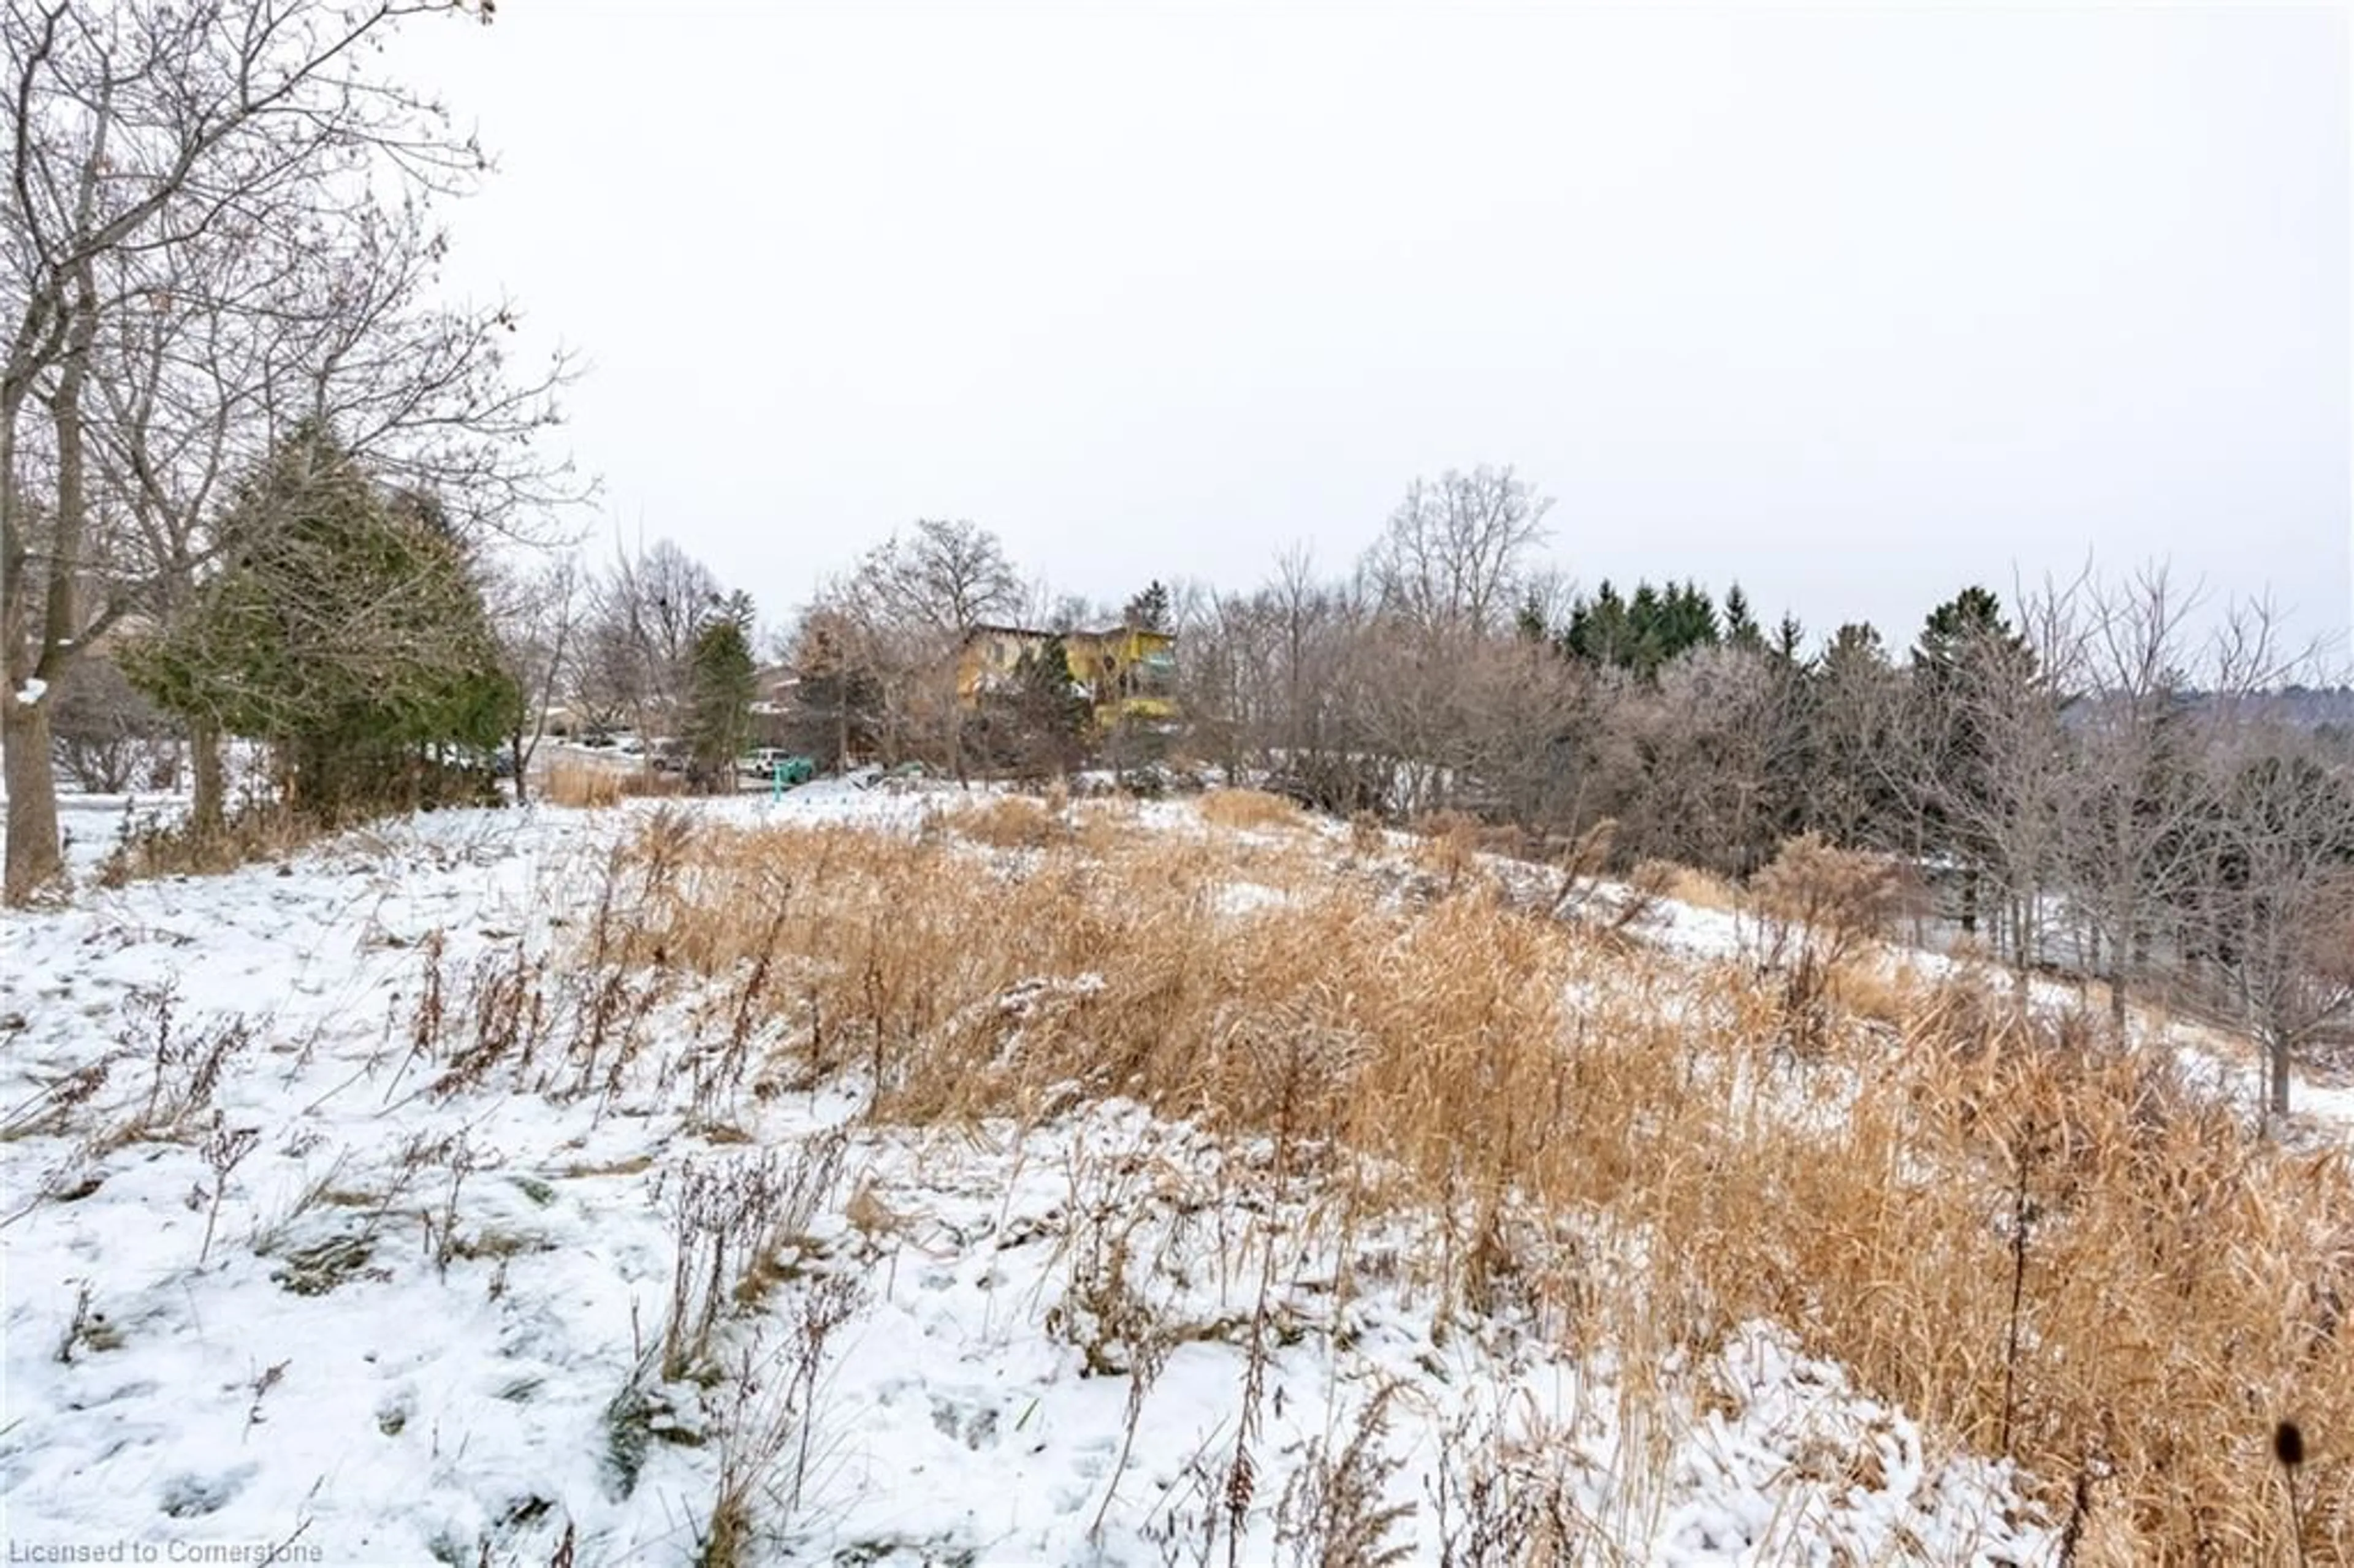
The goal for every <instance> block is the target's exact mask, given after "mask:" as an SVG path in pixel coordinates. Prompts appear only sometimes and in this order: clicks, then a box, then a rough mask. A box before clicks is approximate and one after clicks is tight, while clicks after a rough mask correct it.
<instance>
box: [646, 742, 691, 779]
mask: <svg viewBox="0 0 2354 1568" xmlns="http://www.w3.org/2000/svg"><path fill="white" fill-rule="evenodd" d="M647 755H648V756H649V757H650V758H652V762H653V765H654V771H655V772H657V773H684V772H685V771H686V765H687V763H688V762H689V761H690V760H692V758H691V757H690V755H689V752H688V748H687V744H686V742H684V741H683V740H673V739H672V738H671V737H669V736H663V737H662V738H661V739H659V740H656V741H655V742H654V743H653V745H652V747H650V748H649V750H648V753H647Z"/></svg>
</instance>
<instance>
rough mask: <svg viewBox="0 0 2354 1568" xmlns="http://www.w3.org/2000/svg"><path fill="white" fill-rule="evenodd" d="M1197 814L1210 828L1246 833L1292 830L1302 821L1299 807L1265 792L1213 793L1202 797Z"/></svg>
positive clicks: (1227, 790) (1228, 791) (1257, 790)
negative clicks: (1200, 814) (1199, 812)
mask: <svg viewBox="0 0 2354 1568" xmlns="http://www.w3.org/2000/svg"><path fill="white" fill-rule="evenodd" d="M1199 810H1201V813H1202V820H1203V821H1205V822H1208V823H1209V824H1210V825H1211V826H1213V827H1219V828H1239V829H1244V830H1246V831H1248V830H1257V829H1263V828H1293V827H1298V826H1299V824H1300V822H1301V821H1303V820H1304V818H1303V816H1302V813H1301V812H1300V810H1299V807H1298V806H1296V805H1294V804H1292V803H1291V802H1290V801H1288V800H1285V799H1284V798H1283V797H1282V796H1280V795H1270V794H1268V793H1267V791H1266V790H1264V789H1212V790H1210V791H1208V792H1207V793H1205V794H1204V795H1203V797H1202V800H1201V805H1200V807H1199Z"/></svg>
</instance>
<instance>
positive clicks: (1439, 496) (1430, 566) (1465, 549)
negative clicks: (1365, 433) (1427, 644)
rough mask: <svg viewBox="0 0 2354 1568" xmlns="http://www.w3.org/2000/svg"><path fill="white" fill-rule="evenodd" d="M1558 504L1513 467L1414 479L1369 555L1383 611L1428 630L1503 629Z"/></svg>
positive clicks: (1369, 568) (1484, 631) (1477, 631)
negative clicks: (1524, 568) (1548, 517)
mask: <svg viewBox="0 0 2354 1568" xmlns="http://www.w3.org/2000/svg"><path fill="white" fill-rule="evenodd" d="M1552 506H1553V503H1552V501H1551V500H1549V499H1547V498H1545V497H1543V496H1540V495H1538V494H1536V493H1535V492H1534V491H1532V489H1531V488H1530V487H1529V485H1528V482H1526V481H1524V480H1522V479H1521V478H1520V477H1519V476H1518V475H1516V474H1515V473H1514V472H1513V471H1512V470H1511V467H1509V466H1506V467H1503V468H1490V467H1487V466H1485V465H1484V464H1483V465H1482V466H1480V467H1479V468H1476V469H1473V470H1472V471H1470V472H1469V473H1463V472H1459V471H1456V470H1452V469H1450V470H1448V471H1447V472H1446V473H1443V474H1441V475H1440V476H1439V477H1438V478H1437V480H1423V479H1417V480H1416V481H1415V482H1413V484H1411V485H1409V486H1408V487H1407V489H1406V493H1405V500H1404V501H1402V502H1400V503H1398V508H1397V510H1396V511H1395V512H1394V513H1392V514H1390V520H1389V526H1388V528H1387V529H1386V531H1385V532H1384V534H1383V535H1382V538H1381V540H1380V542H1379V543H1377V544H1376V545H1375V546H1373V550H1372V552H1371V553H1370V555H1369V556H1367V557H1366V569H1367V572H1368V574H1369V576H1370V577H1372V579H1373V588H1374V591H1375V593H1376V595H1377V596H1378V597H1379V599H1380V601H1381V604H1382V606H1383V608H1384V609H1388V610H1390V611H1392V612H1394V613H1396V614H1399V615H1402V616H1404V617H1405V618H1406V620H1408V621H1409V622H1411V623H1412V624H1413V625H1415V626H1416V627H1417V628H1420V629H1422V630H1440V629H1444V630H1465V631H1469V632H1470V633H1471V634H1472V635H1474V636H1484V635H1486V634H1487V633H1489V632H1491V631H1500V630H1505V629H1506V628H1507V626H1508V625H1509V623H1510V621H1511V617H1512V613H1513V611H1514V610H1515V609H1517V608H1518V600H1519V590H1520V588H1521V575H1520V574H1521V569H1522V565H1523V563H1524V561H1525V559H1526V556H1527V555H1528V552H1529V551H1530V550H1531V549H1532V547H1533V546H1536V545H1537V543H1538V542H1539V541H1541V540H1542V539H1543V537H1544V533H1545V529H1544V516H1545V514H1546V513H1547V512H1548V511H1550V510H1551V509H1552Z"/></svg>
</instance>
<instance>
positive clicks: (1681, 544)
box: [408, 0, 2354, 645]
mask: <svg viewBox="0 0 2354 1568" xmlns="http://www.w3.org/2000/svg"><path fill="white" fill-rule="evenodd" d="M423 32H424V34H425V35H427V36H426V37H423V38H421V39H420V40H419V48H418V49H417V50H416V51H415V58H416V63H414V64H412V65H411V66H410V67H409V68H408V69H410V70H411V72H412V74H414V75H416V76H419V77H429V78H431V79H433V80H434V82H435V84H436V85H438V86H439V87H440V89H441V90H443V91H444V92H445V93H446V95H447V96H448V97H449V98H450V100H451V102H452V104H453V106H454V107H456V108H457V109H459V110H460V111H461V114H464V115H466V116H468V117H471V118H472V119H475V120H477V121H478V122H479V123H480V126H481V129H482V135H483V138H484V140H485V142H486V143H488V144H489V145H490V146H491V147H493V149H494V150H495V151H496V152H497V153H498V154H499V155H500V158H501V164H502V168H501V173H500V175H499V176H498V177H497V178H496V179H495V180H494V181H493V184H492V185H491V186H490V188H489V189H488V190H487V192H486V193H485V194H484V195H483V196H481V197H480V198H478V199H477V200H475V201H473V202H472V203H469V204H467V205H466V206H465V207H462V208H461V209H458V210H457V211H455V213H454V214H453V219H454V222H453V227H454V231H455V235H456V238H457V241H458V246H459V253H458V256H457V270H458V274H459V276H460V277H461V278H462V279H463V280H465V281H466V282H467V283H468V284H469V286H472V287H475V288H479V289H494V288H504V290H506V291H509V292H511V293H513V294H514V296H515V297H516V298H517V299H518V301H520V302H521V303H522V304H523V305H524V306H525V308H526V310H527V312H528V313H529V318H530V321H531V323H532V326H533V329H534V330H535V331H541V332H546V333H547V334H561V335H562V337H563V338H564V339H565V340H567V342H569V343H571V344H574V345H576V346H578V348H580V349H581V350H583V351H584V352H585V354H586V355H587V356H588V361H589V363H590V366H591V373H590V375H589V376H588V379H587V380H586V381H585V382H584V383H583V384H582V385H581V386H580V387H578V390H577V391H576V392H575V393H574V394H573V396H572V397H571V398H570V406H571V410H572V413H573V417H574V422H573V425H572V428H571V430H570V438H571V440H572V443H573V445H574V448H575V450H577V452H578V456H579V458H580V460H581V461H582V462H583V464H584V465H585V466H586V467H588V469H590V470H592V471H596V472H598V473H600V474H601V475H602V476H603V478H604V482H605V494H604V502H603V509H602V514H601V515H602V516H603V518H604V520H605V521H604V524H603V526H605V527H606V528H607V530H608V531H609V533H610V528H611V526H612V525H613V524H617V523H618V524H621V525H624V526H626V527H627V528H628V529H630V530H631V531H632V532H633V533H634V531H635V530H636V529H637V528H639V527H640V526H641V525H642V528H643V530H644V533H645V535H646V536H647V537H648V538H649V539H652V538H653V537H657V536H661V535H668V536H670V537H672V538H674V539H676V540H677V541H678V542H679V543H680V544H682V545H683V546H685V547H686V548H688V549H689V550H690V551H692V552H693V553H695V554H696V555H698V556H702V557H703V558H704V559H705V560H706V561H707V562H709V563H710V565H711V566H712V567H714V568H715V569H716V571H717V572H718V573H719V574H720V575H721V577H723V578H725V579H726V581H727V582H728V584H729V585H730V586H732V587H742V588H747V589H748V590H750V591H751V592H752V593H753V594H754V596H755V597H756V598H757V599H758V600H759V602H760V605H761V609H762V611H763V614H764V618H766V619H769V620H781V619H783V617H784V615H785V614H786V612H787V611H788V610H789V609H790V606H791V605H793V604H794V603H796V602H798V601H800V600H802V599H806V598H807V597H808V595H809V593H810V591H811V588H812V587H813V586H814V585H815V584H816V582H817V581H818V579H819V578H820V577H822V575H823V574H825V573H828V572H831V571H833V570H836V569H839V568H841V567H845V566H846V565H848V564H849V563H850V561H851V560H852V559H853V558H854V556H856V554H857V553H858V552H859V551H861V550H862V549H864V547H865V546H868V545H870V544H872V543H874V542H875V541H876V540H879V539H880V538H881V537H883V536H884V535H885V534H886V533H888V532H889V531H890V530H891V528H893V527H894V526H895V525H897V524H906V523H907V522H908V521H909V520H911V519H913V518H916V517H919V516H955V517H970V518H972V519H974V520H975V521H977V522H979V523H981V524H984V525H986V526H988V527H990V528H991V529H994V530H995V531H997V533H998V534H1000V535H1002V537H1003V538H1004V540H1005V542H1006V544H1007V545H1008V546H1009V548H1010V549H1011V551H1012V553H1013V555H1014V556H1015V557H1016V559H1017V561H1018V562H1019V563H1020V564H1021V565H1022V566H1023V567H1024V568H1025V569H1028V570H1032V571H1036V572H1043V573H1044V574H1045V575H1046V576H1048V577H1051V578H1052V579H1053V580H1054V582H1055V584H1056V586H1058V587H1060V588H1066V589H1068V590H1072V591H1076V592H1080V593H1084V594H1086V595H1087V596H1089V597H1090V598H1094V599H1099V600H1105V601H1112V602H1116V601H1117V600H1119V599H1121V598H1124V597H1125V596H1126V595H1127V594H1128V593H1129V592H1130V591H1132V590H1133V589H1134V588H1137V587H1139V586H1140V585H1141V584H1142V583H1143V582H1144V581H1145V580H1146V579H1148V578H1150V577H1155V576H1158V577H1169V578H1176V577H1204V578H1210V579H1214V580H1216V581H1218V582H1220V583H1222V584H1226V585H1232V586H1243V585H1247V584H1249V583H1253V582H1256V581H1257V580H1258V579H1259V578H1260V577H1262V576H1263V575H1264V574H1265V572H1266V571H1267V567H1268V565H1269V563H1270V562H1271V560H1272V558H1273V556H1274V555H1275V553H1276V551H1277V550H1278V548H1280V547H1281V546H1285V545H1286V544H1288V543H1290V542H1292V541H1298V540H1305V541H1308V542H1310V543H1311V544H1312V546H1314V548H1315V550H1316V552H1317V556H1318V558H1319V559H1320V561H1321V562H1323V563H1325V564H1326V565H1328V566H1330V567H1334V568H1340V567H1344V566H1345V565H1346V564H1347V563H1349V562H1350V561H1351V560H1352V559H1353V558H1354V556H1356V554H1357V552H1358V551H1359V550H1361V549H1362V548H1363V546H1364V545H1365V544H1367V543H1368V542H1369V541H1370V540H1371V539H1372V538H1373V535H1375V533H1376V532H1377V531H1378V530H1379V528H1380V526H1381V524H1382V523H1383V520H1384V517H1385V516H1386V515H1387V514H1388V512H1389V511H1390V509H1391V507H1392V506H1393V505H1394V503H1395V502H1396V500H1397V498H1398V496H1399V494H1400V493H1401V492H1402V491H1403V489H1404V488H1405V484H1406V482H1407V481H1408V480H1409V479H1411V478H1412V477H1413V476H1415V475H1416V474H1417V473H1436V472H1437V471H1439V470H1441V469H1444V468H1447V467H1449V466H1460V467H1469V466H1471V465H1473V464H1477V463H1480V462H1493V463H1504V462H1509V463H1513V464H1516V465H1517V466H1518V467H1519V468H1520V470H1521V471H1522V473H1524V474H1525V475H1526V476H1528V477H1529V478H1530V479H1532V481H1533V482H1535V483H1536V484H1537V485H1538V486H1539V487H1540V489H1541V490H1543V492H1544V493H1548V494H1550V495H1552V496H1553V497H1555V498H1556V499H1557V504H1556V506H1555V508H1554V510H1553V514H1552V520H1553V524H1554V533H1553V540H1552V542H1551V546H1550V547H1551V550H1552V553H1553V556H1554V558H1555V559H1556V560H1557V561H1558V563H1559V564H1560V565H1561V566H1562V567H1564V569H1565V570H1567V571H1569V572H1571V573H1573V574H1574V575H1575V577H1578V578H1579V579H1580V580H1581V581H1582V582H1584V583H1585V584H1586V585H1588V586H1591V585H1592V584H1594V583H1595V582H1596V581H1598V580H1599V579H1601V578H1603V577H1611V578H1616V579H1617V580H1619V581H1620V582H1622V583H1625V582H1629V581H1631V580H1632V579H1634V578H1636V577H1638V576H1645V575H1648V576H1649V577H1653V578H1655V579H1657V578H1660V577H1699V578H1700V579H1702V581H1703V582H1705V583H1707V584H1709V585H1711V586H1712V587H1713V588H1718V589H1720V590H1721V589H1722V588H1723V585H1724V584H1725V583H1727V582H1728V581H1731V580H1733V579H1736V578H1737V579H1739V580H1740V581H1741V582H1742V583H1743V584H1744V585H1745V586H1746V587H1747V588H1748V589H1749V591H1750V595H1751V598H1752V599H1753V600H1754V601H1755V603H1756V604H1757V606H1758V607H1759V609H1760V610H1761V612H1762V613H1764V614H1765V615H1767V616H1769V617H1770V616H1771V615H1772V614H1774V613H1776V612H1777V611H1778V610H1780V609H1783V608H1785V607H1787V608H1789V609H1794V610H1796V611H1797V613H1798V615H1799V616H1800V617H1801V618H1802V619H1804V620H1806V621H1807V622H1808V626H1809V628H1810V629H1812V630H1815V631H1817V632H1821V631H1825V630H1829V627H1830V625H1831V624H1833V623H1835V622H1837V621H1839V620H1846V619H1855V618H1865V619H1870V620H1874V621H1875V622H1877V623H1879V624H1880V625H1881V626H1882V630H1884V631H1886V632H1887V633H1889V635H1890V637H1891V641H1894V642H1896V643H1898V644H1900V645H1901V644H1903V643H1904V642H1906V641H1910V639H1911V636H1912V634H1913V632H1914V630H1915V629H1916V628H1917V626H1918V624H1919V621H1920V619H1921V617H1922V616H1923V614H1924V613H1925V611H1926V610H1927V609H1928V608H1929V607H1930V606H1931V604H1933V603H1934V602H1935V601H1936V600H1938V599H1943V598H1945V597H1946V596H1948V595H1950V594H1951V593H1952V592H1953V591H1954V590H1955V589H1956V588H1958V587H1960V586H1961V585H1962V584H1964V583H1965V582H1967V581H1971V580H1983V581H1987V582H1988V583H1989V584H1990V585H1991V586H1994V587H1997V588H2002V589H2005V590H2008V588H2009V586H2010V583H2011V580H2012V574H2013V570H2014V567H2017V568H2019V569H2020V570H2023V571H2025V572H2027V573H2028V574H2029V575H2031V576H2033V575H2037V574H2040V573H2041V572H2042V571H2044V570H2045V569H2047V568H2052V569H2057V570H2062V571H2066V570H2069V569H2071V568H2073V567H2075V566H2076V565H2078V564H2080V563H2081V561H2082V559H2083V558H2084V556H2085V554H2086V552H2087V551H2094V552H2097V554H2098V555H2099V556H2100V557H2101V559H2102V560H2103V561H2104V562H2105V563H2107V564H2110V565H2113V566H2115V567H2126V566H2130V565H2133V564H2136V563H2137V562H2139V561H2142V560H2144V559H2146V558H2148V557H2152V556H2167V557H2170V558H2171V560H2172V561H2173V562H2174V564H2175V566H2176V567H2177V569H2178V571H2179V573H2181V574H2183V575H2185V576H2187V577H2204V578H2205V579H2206V580H2207V581H2208V583H2209V585H2210V586H2211V588H2212V589H2214V590H2215V591H2216V592H2217V593H2219V594H2224V593H2244V592H2255V591H2259V590H2262V589H2264V588H2271V589H2272V590H2273V591H2274V593H2275V595H2276V596H2277V597H2278V598H2279V599H2281V600H2282V601H2283V602H2284V603H2285V605H2287V606H2289V607H2290V608H2292V609H2294V610H2295V611H2296V616H2297V624H2298V625H2299V627H2300V628H2301V629H2302V630H2305V631H2306V632H2308V633H2323V634H2342V633H2343V632H2344V630H2346V627H2347V624H2348V620H2349V605H2354V568H2350V567H2349V535H2354V519H2349V483H2350V477H2349V476H2354V461H2349V416H2350V415H2354V410H2349V277H2354V269H2349V239H2348V228H2349V217H2348V215H2349V99H2348V75H2349V38H2348V21H2347V15H2346V11H2345V8H2344V7H2342V6H2335V5H2330V6H2309V7H2305V8H2298V9H2281V10H2266V9H2262V8H2258V7H2254V6H2249V5H2223V6H2217V7H2215V8H2212V9H2207V10H2190V9H2181V8H2170V9H2158V10H2141V11H2127V10H2119V9H2113V8H2100V9H2091V8H2078V9H2066V10H2052V9H2042V10H2031V9H2023V8H2011V9H1996V8H1992V7H1977V6H1956V7H1952V8H1946V9H1935V10H1931V9H1923V8H1915V7H1907V6H1894V5H1888V6H1869V7H1867V6H1852V5H1850V6H1846V7H1841V8H1837V9H1829V10H1823V9H1818V10H1814V11H1808V12H1777V11H1766V10H1759V9H1755V8H1746V7H1744V8H1739V9H1734V10H1730V11H1717V10H1700V9H1691V8H1682V7H1676V8H1667V7H1646V8H1641V9H1617V10H1590V9H1572V8H1569V7H1565V6H1564V7H1542V8H1540V7H1525V8H1511V9H1489V10H1483V11H1473V10H1469V9H1466V8H1464V7H1461V6H1458V5H1431V6H1427V7H1412V6H1409V7H1384V8H1381V9H1374V8H1372V7H1366V6H1343V5H1315V6H1305V5H1303V6H1292V7H1278V6H1269V5H1249V6H1240V5H1235V6H1211V5H1183V6H1169V7H1159V8H1150V9H1147V8H1142V7H1137V6H1130V5H1121V6H1118V7H1113V6H1109V5H1104V6H1090V7H1079V6H1066V7H1024V8H1012V7H1002V6H996V5H958V6H940V7H916V6H905V5H882V4H860V5H848V6H841V7H816V6H806V5H787V4H777V5H768V4H760V3H758V0H744V3H743V4H740V5H726V4H721V3H716V0H708V3H705V4H703V5H684V4H673V3H666V0H656V3H648V0H627V3H613V4H589V3H587V0H504V4H502V5H500V6H499V14H498V20H497V23H496V25H495V26H492V27H488V28H479V27H475V26H471V25H458V26H447V27H429V28H425V29H423Z"/></svg>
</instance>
